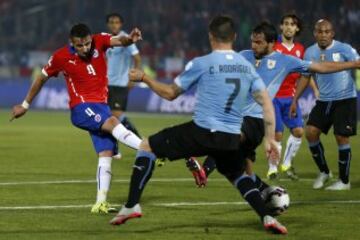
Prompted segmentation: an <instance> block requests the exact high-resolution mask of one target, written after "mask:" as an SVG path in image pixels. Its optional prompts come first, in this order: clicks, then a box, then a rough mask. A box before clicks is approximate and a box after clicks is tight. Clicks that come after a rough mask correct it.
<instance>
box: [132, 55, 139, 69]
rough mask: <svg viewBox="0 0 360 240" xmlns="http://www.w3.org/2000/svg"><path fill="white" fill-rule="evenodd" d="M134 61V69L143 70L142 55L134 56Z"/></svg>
mask: <svg viewBox="0 0 360 240" xmlns="http://www.w3.org/2000/svg"><path fill="white" fill-rule="evenodd" d="M133 59H134V68H137V69H141V56H140V54H139V53H138V54H135V55H134V56H133Z"/></svg>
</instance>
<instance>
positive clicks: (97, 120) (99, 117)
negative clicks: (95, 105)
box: [94, 114, 101, 122]
mask: <svg viewBox="0 0 360 240" xmlns="http://www.w3.org/2000/svg"><path fill="white" fill-rule="evenodd" d="M94 119H95V122H100V121H101V116H100V114H96V115H95V117H94Z"/></svg>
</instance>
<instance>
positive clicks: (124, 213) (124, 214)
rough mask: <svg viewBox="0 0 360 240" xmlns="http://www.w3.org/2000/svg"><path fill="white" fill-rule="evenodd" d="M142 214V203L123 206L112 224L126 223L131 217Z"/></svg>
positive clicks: (137, 216) (112, 220) (138, 216)
mask: <svg viewBox="0 0 360 240" xmlns="http://www.w3.org/2000/svg"><path fill="white" fill-rule="evenodd" d="M141 216H142V213H141V207H140V204H136V205H135V206H134V207H132V208H127V207H125V205H124V206H123V207H122V208H121V210H120V211H119V213H118V214H117V215H116V216H115V217H114V218H113V219H111V221H110V224H112V225H120V224H124V223H125V222H126V221H127V220H129V219H131V218H140V217H141Z"/></svg>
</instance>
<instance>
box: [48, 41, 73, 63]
mask: <svg viewBox="0 0 360 240" xmlns="http://www.w3.org/2000/svg"><path fill="white" fill-rule="evenodd" d="M71 51H72V49H71V46H69V45H65V46H63V47H61V48H59V49H57V50H55V52H54V53H53V54H52V58H53V59H56V60H58V61H61V60H66V59H68V58H69V57H71ZM73 51H74V53H75V50H73Z"/></svg>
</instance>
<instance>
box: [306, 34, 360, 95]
mask: <svg viewBox="0 0 360 240" xmlns="http://www.w3.org/2000/svg"><path fill="white" fill-rule="evenodd" d="M304 59H305V60H310V61H313V62H324V61H326V62H347V61H355V60H357V59H359V54H358V53H357V52H356V50H355V49H354V48H352V47H351V46H350V45H349V44H346V43H342V42H338V41H335V40H333V42H332V44H331V45H330V46H329V47H327V48H326V49H324V50H322V49H320V48H319V46H318V44H317V43H315V44H314V45H312V46H311V47H309V48H307V49H306V51H305V55H304ZM314 79H315V81H316V84H317V86H318V88H319V92H320V97H319V100H321V101H334V100H341V99H346V98H353V97H356V87H355V83H354V79H353V78H352V76H351V70H347V71H341V72H336V73H328V74H319V73H316V74H314Z"/></svg>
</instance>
